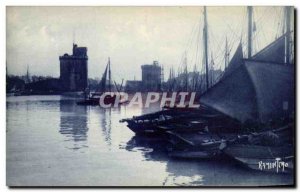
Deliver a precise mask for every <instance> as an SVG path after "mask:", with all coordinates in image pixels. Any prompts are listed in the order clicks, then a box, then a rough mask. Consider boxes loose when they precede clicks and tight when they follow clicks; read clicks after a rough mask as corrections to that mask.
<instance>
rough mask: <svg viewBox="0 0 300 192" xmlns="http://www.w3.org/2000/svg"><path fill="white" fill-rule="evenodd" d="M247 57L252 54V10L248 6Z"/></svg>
mask: <svg viewBox="0 0 300 192" xmlns="http://www.w3.org/2000/svg"><path fill="white" fill-rule="evenodd" d="M247 10H248V59H250V58H251V56H252V12H253V7H252V6H248V7H247Z"/></svg>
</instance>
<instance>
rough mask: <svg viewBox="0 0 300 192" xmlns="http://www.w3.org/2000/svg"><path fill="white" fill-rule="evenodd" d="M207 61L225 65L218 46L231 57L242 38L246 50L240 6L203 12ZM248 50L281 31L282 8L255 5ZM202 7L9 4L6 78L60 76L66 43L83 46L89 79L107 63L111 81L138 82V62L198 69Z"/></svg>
mask: <svg viewBox="0 0 300 192" xmlns="http://www.w3.org/2000/svg"><path fill="white" fill-rule="evenodd" d="M207 19H208V35H209V41H208V49H209V58H210V59H209V61H210V63H211V58H213V60H214V63H215V64H214V66H213V67H214V68H215V69H223V68H224V55H225V42H226V38H227V40H228V45H229V48H230V56H232V55H233V54H234V51H235V48H236V47H237V45H238V43H239V42H240V41H242V43H243V48H244V52H245V53H246V47H247V42H246V37H247V33H246V31H247V8H246V7H207ZM254 21H255V27H256V31H255V33H254V39H253V47H254V53H255V52H257V51H258V50H260V49H261V48H263V47H264V46H266V45H267V44H268V43H270V42H272V41H273V40H274V39H275V37H276V36H278V35H280V34H281V33H282V27H283V22H282V21H283V8H282V7H254ZM202 30H203V7H197V6H193V7H97V6H96V7H46V6H44V7H39V6H35V7H26V6H21V7H11V6H8V7H7V9H6V63H7V71H8V74H14V75H24V74H25V73H26V70H27V66H28V67H29V72H30V74H31V75H50V76H54V77H59V56H60V55H63V54H64V53H69V54H71V52H72V43H73V42H75V43H76V44H78V46H80V47H82V46H83V47H87V48H88V53H87V54H88V57H89V60H88V70H89V71H88V75H89V77H90V78H101V76H102V73H103V72H104V69H105V66H106V63H107V59H108V57H110V59H111V68H112V78H113V79H114V80H116V82H118V83H119V82H120V81H121V80H122V79H124V80H133V79H134V78H135V79H137V80H139V79H141V65H142V64H151V63H152V62H153V61H154V60H157V61H159V63H160V64H161V65H163V67H164V75H165V79H167V78H168V74H169V70H170V68H171V67H174V68H175V70H176V71H177V70H178V69H179V68H181V67H182V58H183V55H185V54H186V56H187V63H188V68H189V70H193V69H194V67H195V66H196V69H197V70H200V71H201V70H202V69H203V62H202V60H203V38H202V34H203V33H202Z"/></svg>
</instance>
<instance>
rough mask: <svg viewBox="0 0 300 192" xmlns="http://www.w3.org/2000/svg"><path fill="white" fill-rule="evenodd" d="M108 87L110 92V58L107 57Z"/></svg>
mask: <svg viewBox="0 0 300 192" xmlns="http://www.w3.org/2000/svg"><path fill="white" fill-rule="evenodd" d="M108 88H109V92H111V71H110V58H109V57H108Z"/></svg>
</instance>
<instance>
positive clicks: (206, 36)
mask: <svg viewBox="0 0 300 192" xmlns="http://www.w3.org/2000/svg"><path fill="white" fill-rule="evenodd" d="M203 33H204V34H203V35H204V57H205V73H206V90H208V87H209V82H208V51H207V40H208V34H207V15H206V6H204V29H203Z"/></svg>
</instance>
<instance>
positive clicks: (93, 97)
mask: <svg viewBox="0 0 300 192" xmlns="http://www.w3.org/2000/svg"><path fill="white" fill-rule="evenodd" d="M107 73H108V74H107ZM107 75H108V79H107ZM107 80H108V84H107ZM107 92H109V93H111V94H105V98H104V104H105V105H107V104H114V103H115V101H116V97H117V94H116V93H113V92H112V90H111V70H110V58H108V62H107V65H106V68H105V71H104V73H103V75H102V78H101V81H100V82H99V86H98V88H97V89H96V91H95V92H94V93H89V92H87V93H86V94H85V99H84V100H81V101H79V102H77V104H78V105H99V102H100V98H101V96H103V95H104V93H107Z"/></svg>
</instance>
